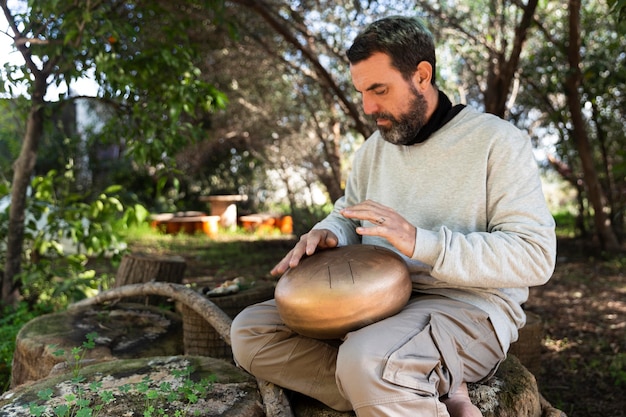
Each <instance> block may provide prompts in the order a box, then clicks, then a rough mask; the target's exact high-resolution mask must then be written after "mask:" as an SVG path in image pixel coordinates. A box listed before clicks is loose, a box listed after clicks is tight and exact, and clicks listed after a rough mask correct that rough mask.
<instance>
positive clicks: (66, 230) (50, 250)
mask: <svg viewBox="0 0 626 417" xmlns="http://www.w3.org/2000/svg"><path fill="white" fill-rule="evenodd" d="M72 168H73V167H72V166H71V164H70V165H68V167H67V169H66V170H65V171H64V172H61V173H59V172H57V171H55V170H52V171H50V172H48V173H47V174H46V175H45V176H38V177H35V178H34V179H33V180H32V183H31V187H32V195H31V198H30V199H29V200H28V207H27V215H26V220H25V229H24V236H25V245H24V252H23V262H22V272H21V273H20V276H19V279H20V281H21V287H22V288H21V290H22V295H23V296H24V298H25V299H26V300H28V301H29V302H31V303H32V304H36V303H37V302H40V301H46V302H50V303H54V304H55V305H56V306H57V307H63V306H65V305H67V303H69V302H72V301H76V300H79V299H82V298H85V297H86V296H88V295H90V294H91V293H93V292H94V291H95V290H96V289H97V288H101V287H106V286H107V284H108V278H109V277H108V276H106V275H101V276H97V275H96V274H95V271H93V270H87V269H86V268H85V266H86V263H87V260H88V259H90V258H98V257H105V256H106V257H112V258H113V259H119V258H121V255H123V253H124V250H125V247H126V244H125V242H124V233H125V232H126V231H127V230H128V228H129V227H130V226H132V225H134V224H138V223H141V222H143V221H145V219H146V218H147V216H148V212H147V211H146V210H145V209H144V208H143V207H142V206H140V205H136V206H134V207H128V208H125V207H124V206H123V205H122V203H121V202H120V200H119V199H118V197H117V196H116V193H118V192H119V191H120V188H119V187H118V186H111V187H109V188H108V189H106V190H105V191H104V192H103V193H101V194H98V195H96V196H94V197H90V196H88V195H86V194H81V193H78V192H76V191H75V190H74V189H73V183H74V181H75V178H74V170H73V169H72ZM8 191H9V189H8V187H6V185H5V187H4V188H3V189H2V188H1V187H0V197H2V196H6V195H8ZM0 220H1V221H0V238H1V239H2V240H4V239H5V236H6V234H7V224H8V209H7V210H6V211H5V212H3V213H0ZM3 258H4V251H2V252H0V261H2V262H3V263H4V261H5V260H4V259H3Z"/></svg>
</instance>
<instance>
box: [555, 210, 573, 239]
mask: <svg viewBox="0 0 626 417" xmlns="http://www.w3.org/2000/svg"><path fill="white" fill-rule="evenodd" d="M553 216H554V220H555V221H556V234H557V236H559V237H575V236H576V234H577V232H578V230H577V224H576V222H577V220H576V215H575V214H573V213H572V212H571V211H570V210H561V211H559V212H557V213H554V214H553Z"/></svg>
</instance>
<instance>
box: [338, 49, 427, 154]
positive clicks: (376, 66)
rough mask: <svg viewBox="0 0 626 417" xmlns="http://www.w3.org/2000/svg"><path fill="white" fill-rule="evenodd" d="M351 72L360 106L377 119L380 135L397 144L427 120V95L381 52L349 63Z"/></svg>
mask: <svg viewBox="0 0 626 417" xmlns="http://www.w3.org/2000/svg"><path fill="white" fill-rule="evenodd" d="M350 73H351V74H352V82H353V83H354V86H355V88H356V89H357V91H359V92H360V93H361V95H362V98H363V110H364V111H365V114H368V115H371V116H372V117H374V118H375V119H376V125H377V126H378V130H379V131H380V133H381V135H382V137H383V139H385V140H386V141H388V142H390V143H393V144H396V145H405V144H408V143H409V142H411V141H412V140H413V139H414V138H415V136H416V135H417V132H419V131H420V129H421V128H422V127H423V126H424V125H425V124H426V122H427V103H426V99H425V98H424V95H423V94H422V93H420V92H419V91H418V90H417V88H416V87H415V85H414V83H413V82H412V80H405V79H404V78H403V77H402V74H400V72H399V71H398V70H397V69H395V68H394V67H393V66H392V65H391V58H390V57H389V56H388V55H386V54H383V53H376V54H374V55H372V56H371V57H370V58H368V59H366V60H364V61H361V62H359V63H357V64H354V65H352V66H351V67H350Z"/></svg>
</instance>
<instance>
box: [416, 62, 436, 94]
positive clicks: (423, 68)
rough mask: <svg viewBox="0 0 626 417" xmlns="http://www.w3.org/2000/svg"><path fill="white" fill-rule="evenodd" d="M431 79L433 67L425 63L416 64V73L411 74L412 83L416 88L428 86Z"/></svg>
mask: <svg viewBox="0 0 626 417" xmlns="http://www.w3.org/2000/svg"><path fill="white" fill-rule="evenodd" d="M432 77H433V67H432V65H430V64H429V63H428V62H426V61H422V62H420V63H419V64H417V71H415V73H414V74H413V82H414V83H415V86H416V87H417V88H425V87H428V86H429V85H430V81H431V79H432Z"/></svg>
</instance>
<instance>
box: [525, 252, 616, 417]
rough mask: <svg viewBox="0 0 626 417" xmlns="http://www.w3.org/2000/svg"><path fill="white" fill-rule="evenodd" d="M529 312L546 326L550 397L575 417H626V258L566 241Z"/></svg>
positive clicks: (542, 378)
mask: <svg viewBox="0 0 626 417" xmlns="http://www.w3.org/2000/svg"><path fill="white" fill-rule="evenodd" d="M526 309H527V310H529V311H532V312H535V313H537V314H538V315H540V316H541V318H542V322H543V324H544V338H543V343H542V345H543V346H542V357H541V360H542V362H541V364H542V371H541V372H540V373H539V374H538V375H536V377H537V381H538V383H539V389H540V391H541V392H542V394H543V395H544V396H545V397H546V399H547V400H548V401H549V402H550V403H551V404H552V405H553V406H555V407H557V408H558V409H560V410H562V411H564V412H565V413H566V414H567V415H568V416H569V417H591V416H594V417H595V416H607V417H609V416H610V417H621V416H626V255H621V256H617V257H611V258H606V257H603V256H602V255H601V254H600V253H598V251H597V250H595V249H594V248H593V247H589V246H585V245H584V244H582V243H581V242H578V241H572V240H560V241H559V250H558V259H557V267H556V270H555V273H554V276H553V277H552V279H551V280H550V281H549V282H548V283H547V284H546V285H544V286H542V287H537V288H532V289H531V294H530V299H529V301H528V303H527V304H526Z"/></svg>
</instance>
